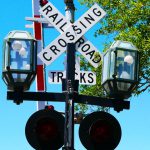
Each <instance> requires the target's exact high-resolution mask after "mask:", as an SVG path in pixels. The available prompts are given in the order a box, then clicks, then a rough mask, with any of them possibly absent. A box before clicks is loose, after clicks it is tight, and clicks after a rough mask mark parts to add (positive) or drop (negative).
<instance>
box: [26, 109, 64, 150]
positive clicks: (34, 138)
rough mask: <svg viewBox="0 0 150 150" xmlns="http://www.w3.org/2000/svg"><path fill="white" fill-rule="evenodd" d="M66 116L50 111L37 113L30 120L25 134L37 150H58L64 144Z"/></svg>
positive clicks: (45, 110)
mask: <svg viewBox="0 0 150 150" xmlns="http://www.w3.org/2000/svg"><path fill="white" fill-rule="evenodd" d="M64 123H65V119H64V116H63V115H62V114H61V113H59V112H57V111H55V110H49V109H43V110H39V111H37V112H35V113H34V114H32V115H31V117H30V118H29V119H28V121H27V123H26V127H25V134H26V138H27V140H28V142H29V144H30V145H31V146H32V147H33V148H34V149H36V150H58V149H59V148H61V147H62V146H63V144H64V142H63V140H64Z"/></svg>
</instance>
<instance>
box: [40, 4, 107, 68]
mask: <svg viewBox="0 0 150 150" xmlns="http://www.w3.org/2000/svg"><path fill="white" fill-rule="evenodd" d="M40 12H41V14H42V15H43V16H44V17H45V18H47V20H48V21H49V22H50V23H51V24H53V25H54V27H56V29H57V30H58V31H60V33H63V32H64V33H63V34H62V35H60V36H59V37H57V38H56V39H55V40H54V41H53V42H52V43H51V44H49V45H48V46H47V47H46V48H45V49H44V50H43V51H42V52H40V53H39V54H38V57H39V58H40V59H41V60H42V61H43V62H44V63H45V64H46V65H50V64H51V63H52V62H53V61H54V60H56V59H57V58H58V57H59V56H60V55H61V54H62V53H63V52H64V51H65V50H66V45H65V44H66V43H72V42H75V41H77V40H78V39H79V38H80V37H81V36H82V35H83V34H85V33H86V32H87V31H88V30H89V29H90V28H91V27H92V26H93V25H94V24H96V23H97V22H98V21H99V20H100V19H101V18H103V17H104V16H105V15H106V12H105V11H104V10H103V9H101V8H100V7H99V5H98V4H96V3H95V4H94V5H93V6H92V7H91V8H90V9H89V10H88V11H87V12H86V13H85V14H84V15H83V16H81V17H80V18H79V19H78V20H77V21H76V22H75V23H74V24H72V25H70V23H68V21H67V20H66V18H65V17H64V16H63V15H62V14H61V13H60V12H59V11H58V10H57V9H56V8H55V7H54V6H53V4H51V3H50V2H49V3H47V5H45V6H44V7H42V8H41V9H40ZM56 14H57V15H56ZM52 16H53V17H52ZM54 16H55V17H54ZM50 18H52V19H50ZM56 20H57V21H56ZM59 20H61V23H60V22H59ZM58 22H59V23H58ZM58 24H59V25H58ZM60 24H61V26H60ZM62 25H64V26H65V28H64V26H63V28H60V27H62ZM65 29H66V30H65ZM64 30H65V31H64ZM62 39H63V40H64V41H63V43H64V45H65V46H63V47H62V46H61V44H60V43H59V41H62ZM77 47H78V48H77V50H78V51H79V52H80V53H81V54H82V55H83V56H84V57H85V58H86V59H87V60H88V61H89V62H90V63H91V65H93V66H94V67H95V68H97V67H98V66H99V63H100V60H101V54H100V52H99V51H98V50H97V49H96V48H95V47H94V45H93V44H92V43H91V42H89V41H87V40H86V39H84V42H83V43H82V44H80V46H77ZM54 48H55V49H56V50H55V52H54V50H52V49H54ZM59 48H62V49H61V50H60V49H59ZM95 54H96V55H95ZM95 56H96V57H99V59H98V60H96V59H95Z"/></svg>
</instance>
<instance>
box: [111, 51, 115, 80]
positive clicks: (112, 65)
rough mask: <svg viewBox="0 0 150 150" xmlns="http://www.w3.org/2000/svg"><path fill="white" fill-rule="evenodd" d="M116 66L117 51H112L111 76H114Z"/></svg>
mask: <svg viewBox="0 0 150 150" xmlns="http://www.w3.org/2000/svg"><path fill="white" fill-rule="evenodd" d="M114 67H115V53H114V52H113V51H112V52H111V58H110V78H113V77H112V76H113V74H114Z"/></svg>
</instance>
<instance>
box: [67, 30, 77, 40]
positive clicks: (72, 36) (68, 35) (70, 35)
mask: <svg viewBox="0 0 150 150" xmlns="http://www.w3.org/2000/svg"><path fill="white" fill-rule="evenodd" d="M66 37H68V38H69V37H70V38H69V40H70V41H72V40H74V38H75V37H74V35H72V34H71V33H70V32H67V33H66Z"/></svg>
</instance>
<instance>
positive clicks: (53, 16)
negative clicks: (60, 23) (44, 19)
mask: <svg viewBox="0 0 150 150" xmlns="http://www.w3.org/2000/svg"><path fill="white" fill-rule="evenodd" d="M57 16H58V14H54V15H51V16H49V18H53V22H55V20H56V18H57Z"/></svg>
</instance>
